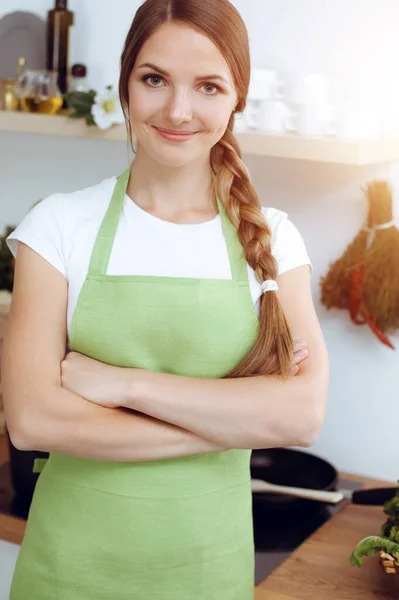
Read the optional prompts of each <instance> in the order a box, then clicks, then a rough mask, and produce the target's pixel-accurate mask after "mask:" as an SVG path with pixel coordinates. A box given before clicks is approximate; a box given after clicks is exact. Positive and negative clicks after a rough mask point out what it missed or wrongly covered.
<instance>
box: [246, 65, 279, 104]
mask: <svg viewBox="0 0 399 600" xmlns="http://www.w3.org/2000/svg"><path fill="white" fill-rule="evenodd" d="M282 86H283V83H282V82H281V81H280V80H279V77H278V74H277V71H275V70H274V69H251V81H250V85H249V91H248V99H249V100H270V99H272V98H276V97H281V94H282Z"/></svg>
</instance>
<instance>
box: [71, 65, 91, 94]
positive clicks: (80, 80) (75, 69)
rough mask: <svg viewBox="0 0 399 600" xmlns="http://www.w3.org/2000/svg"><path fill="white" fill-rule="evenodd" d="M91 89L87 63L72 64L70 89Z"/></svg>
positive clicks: (75, 90) (73, 90) (72, 90)
mask: <svg viewBox="0 0 399 600" xmlns="http://www.w3.org/2000/svg"><path fill="white" fill-rule="evenodd" d="M88 90H89V84H88V78H87V67H86V65H81V64H76V65H73V66H72V69H71V78H70V85H69V91H70V92H87V91H88Z"/></svg>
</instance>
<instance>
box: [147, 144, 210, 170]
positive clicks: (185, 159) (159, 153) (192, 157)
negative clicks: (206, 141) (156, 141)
mask: <svg viewBox="0 0 399 600" xmlns="http://www.w3.org/2000/svg"><path fill="white" fill-rule="evenodd" d="M151 150H152V151H150V152H149V153H148V154H149V155H150V156H151V158H152V159H153V160H155V161H156V162H157V163H159V164H161V165H163V166H165V167H171V168H179V167H185V166H187V165H189V164H191V163H193V162H196V161H198V160H201V159H204V158H205V157H209V156H210V152H211V149H210V148H209V149H205V150H201V151H199V150H194V149H188V148H184V147H182V148H173V147H172V148H164V149H162V150H160V148H159V147H158V148H157V149H154V148H152V149H151Z"/></svg>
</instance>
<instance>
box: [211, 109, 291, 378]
mask: <svg viewBox="0 0 399 600" xmlns="http://www.w3.org/2000/svg"><path fill="white" fill-rule="evenodd" d="M233 123H234V115H232V117H231V119H230V122H229V125H228V128H227V130H226V132H225V134H224V136H223V138H222V139H221V140H220V141H219V143H218V145H217V146H216V148H215V152H214V153H213V158H212V163H213V165H212V166H213V169H214V171H215V174H216V178H215V187H216V191H217V194H218V196H219V199H220V201H221V202H222V204H223V206H224V208H225V210H226V213H227V216H228V217H229V219H230V220H231V222H232V223H233V225H234V226H235V227H236V228H237V231H238V237H239V239H240V242H241V244H242V246H243V249H244V254H245V258H246V260H247V262H248V264H249V265H250V266H251V267H252V269H253V270H254V271H255V274H256V277H257V279H258V281H259V282H260V283H262V282H263V281H265V280H266V279H276V277H277V264H276V260H275V258H274V257H273V255H272V251H271V230H270V227H269V225H268V223H267V221H266V219H265V217H264V215H263V213H262V205H261V202H260V199H259V197H258V194H257V193H256V190H255V188H254V186H253V185H252V182H251V179H250V176H249V172H248V170H247V168H246V166H245V164H244V162H243V161H242V155H241V151H240V147H239V144H238V142H237V140H236V138H235V137H234V134H233ZM215 153H220V156H221V163H222V164H221V165H220V161H218V162H219V165H220V166H219V167H217V166H216V160H215ZM292 352H293V339H292V333H291V330H290V327H289V325H288V323H287V320H286V318H285V315H284V313H283V310H282V307H281V305H280V301H279V299H278V297H277V294H276V293H275V292H267V293H265V294H263V295H262V296H261V299H260V320H259V336H258V339H257V341H256V343H255V345H254V347H253V348H252V350H251V351H250V352H249V353H248V354H247V355H246V356H245V357H244V358H243V360H242V361H241V363H240V364H239V365H237V366H236V367H235V368H234V369H233V370H232V371H231V372H230V373H229V374H228V375H227V377H230V378H232V377H248V376H253V375H273V374H276V375H277V374H278V375H281V376H283V377H288V376H289V374H290V371H291V366H292Z"/></svg>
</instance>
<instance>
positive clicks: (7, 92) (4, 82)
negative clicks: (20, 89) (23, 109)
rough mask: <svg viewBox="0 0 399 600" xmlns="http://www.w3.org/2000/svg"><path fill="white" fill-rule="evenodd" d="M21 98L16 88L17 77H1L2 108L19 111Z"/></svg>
mask: <svg viewBox="0 0 399 600" xmlns="http://www.w3.org/2000/svg"><path fill="white" fill-rule="evenodd" d="M18 108H19V100H18V96H17V92H16V90H15V79H1V109H2V110H6V111H17V110H18Z"/></svg>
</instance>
